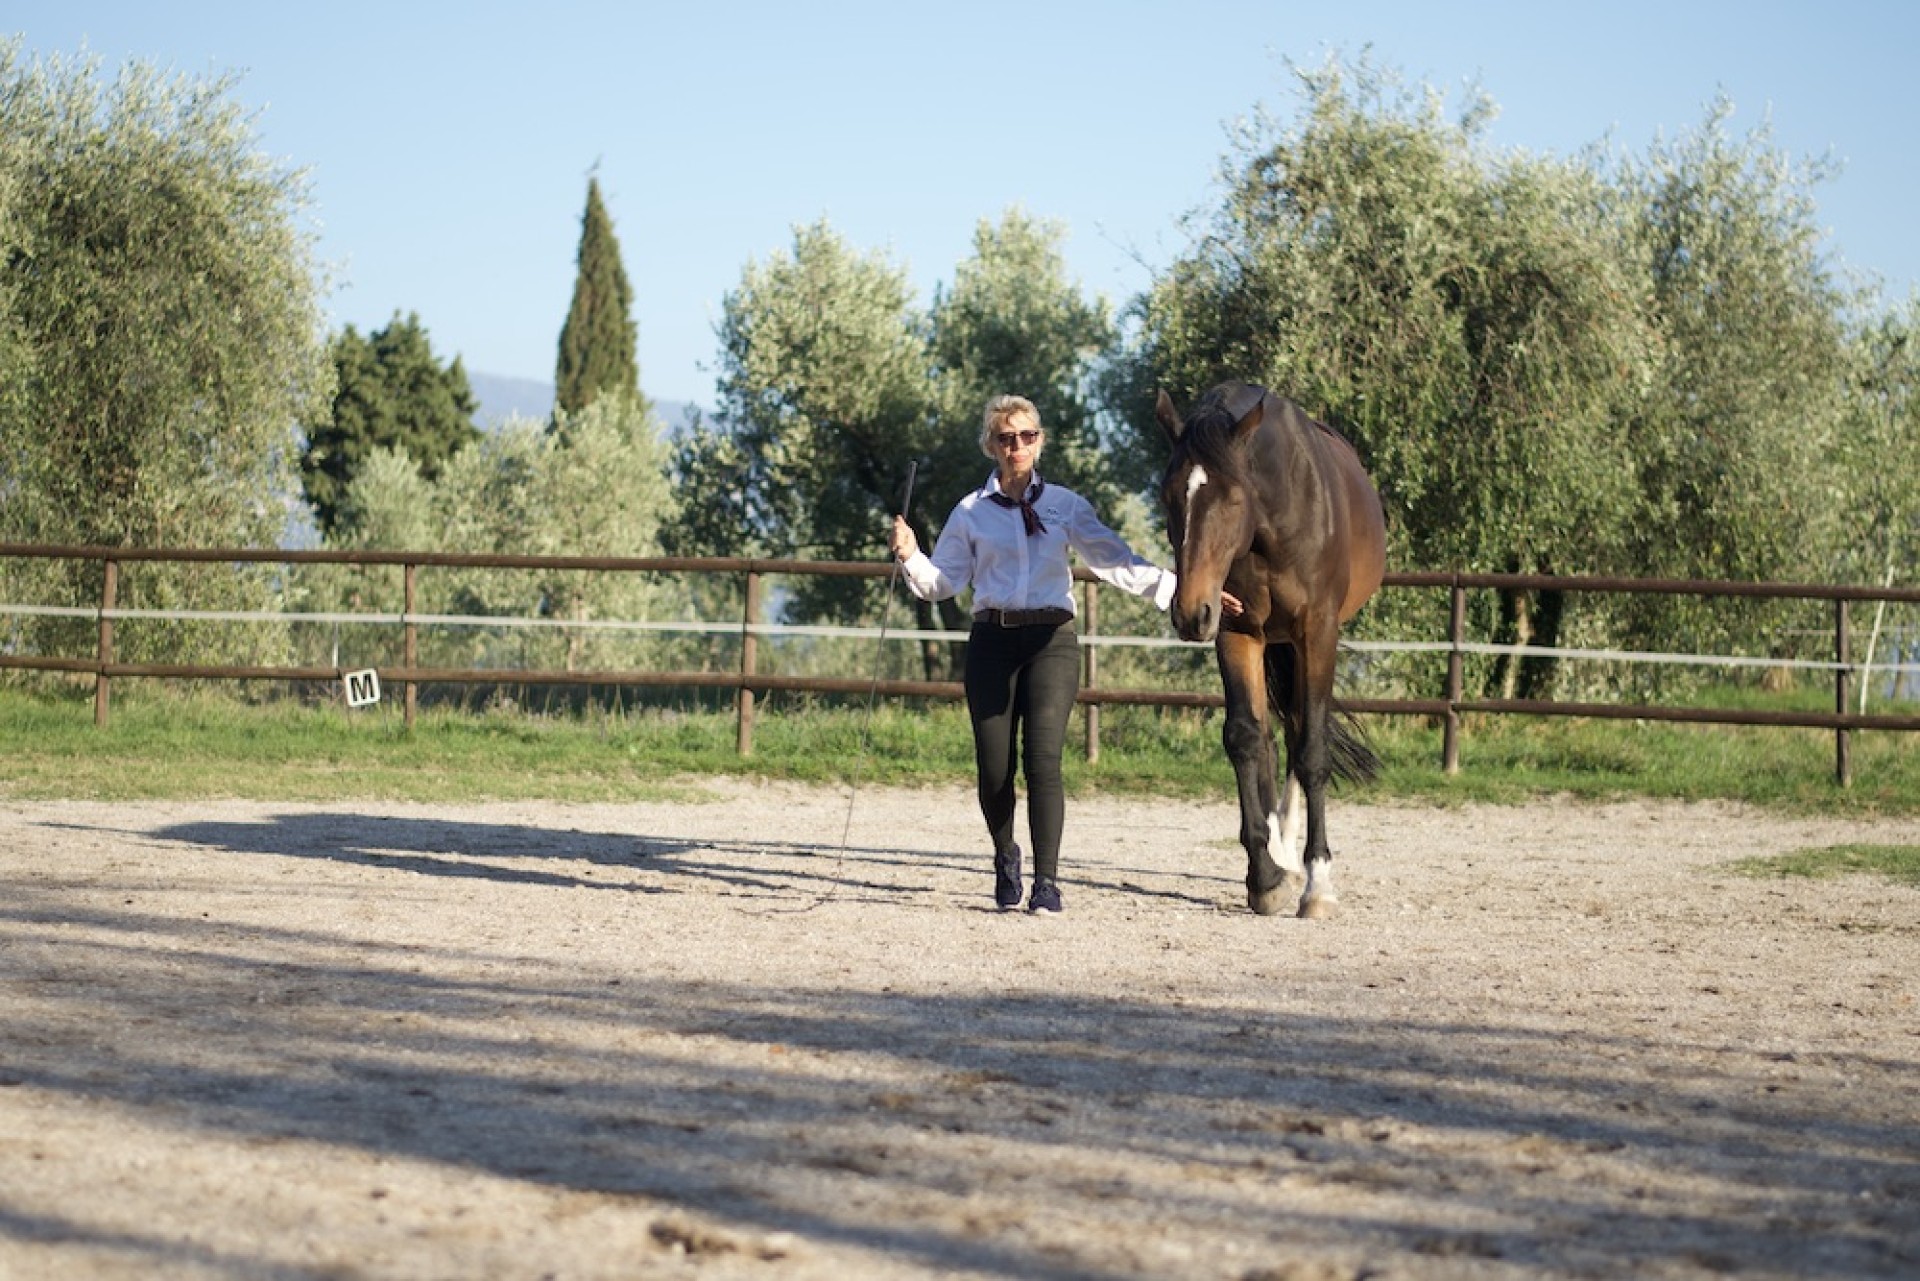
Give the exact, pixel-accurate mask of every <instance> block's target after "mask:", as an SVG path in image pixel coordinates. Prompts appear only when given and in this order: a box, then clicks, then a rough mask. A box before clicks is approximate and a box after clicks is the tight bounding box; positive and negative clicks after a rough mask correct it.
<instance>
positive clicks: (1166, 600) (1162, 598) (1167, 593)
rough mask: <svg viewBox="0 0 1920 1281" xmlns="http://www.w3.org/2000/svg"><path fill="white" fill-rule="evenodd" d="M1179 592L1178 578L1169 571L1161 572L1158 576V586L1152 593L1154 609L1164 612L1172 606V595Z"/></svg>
mask: <svg viewBox="0 0 1920 1281" xmlns="http://www.w3.org/2000/svg"><path fill="white" fill-rule="evenodd" d="M1179 590H1180V580H1179V578H1178V577H1176V576H1175V575H1174V573H1173V572H1172V571H1171V570H1167V571H1163V572H1162V573H1161V575H1160V585H1159V586H1158V587H1156V588H1155V589H1154V592H1153V603H1154V607H1155V608H1157V609H1159V610H1161V611H1163V612H1164V611H1165V610H1166V609H1167V607H1168V606H1170V605H1172V604H1173V594H1174V593H1175V592H1177V591H1179Z"/></svg>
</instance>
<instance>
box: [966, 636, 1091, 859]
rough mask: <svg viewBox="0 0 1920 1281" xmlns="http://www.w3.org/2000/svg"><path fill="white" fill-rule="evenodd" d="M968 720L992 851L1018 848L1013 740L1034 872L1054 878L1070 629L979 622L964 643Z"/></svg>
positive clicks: (1073, 691) (1076, 649)
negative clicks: (1024, 789)
mask: <svg viewBox="0 0 1920 1281" xmlns="http://www.w3.org/2000/svg"><path fill="white" fill-rule="evenodd" d="M966 686H967V714H968V715H969V716H970V717H972V719H973V756H974V764H975V766H976V768H977V770H978V773H979V784H980V814H981V816H982V817H983V818H985V819H986V820H987V832H988V834H989V835H991V836H992V837H993V848H994V852H995V853H1004V852H1005V851H1006V850H1008V849H1010V848H1012V846H1013V806H1014V789H1013V770H1014V753H1015V750H1016V749H1015V739H1016V738H1018V740H1019V746H1018V750H1019V763H1020V767H1021V769H1022V770H1023V771H1024V773H1025V774H1026V777H1027V834H1028V839H1029V840H1030V841H1031V842H1032V845H1033V850H1032V853H1033V874H1034V875H1035V876H1036V877H1044V878H1046V879H1047V880H1052V879H1054V877H1055V875H1056V874H1057V873H1058V871H1059V867H1060V830H1061V828H1062V826H1063V825H1064V824H1065V822H1066V816H1067V802H1066V792H1065V790H1064V789H1063V788H1062V786H1061V782H1060V754H1061V752H1062V750H1063V749H1064V748H1065V746H1066V741H1067V718H1068V717H1069V716H1070V715H1072V713H1073V700H1074V697H1075V696H1076V695H1077V694H1078V693H1079V692H1080V646H1079V643H1078V642H1077V640H1076V639H1075V636H1074V630H1073V625H1072V624H1071V623H1064V624H1061V625H1059V626H1057V627H1056V626H1039V627H1001V626H999V625H998V624H995V623H989V622H984V621H982V622H976V623H975V624H974V625H973V631H972V633H971V634H970V635H969V637H968V639H967V673H966Z"/></svg>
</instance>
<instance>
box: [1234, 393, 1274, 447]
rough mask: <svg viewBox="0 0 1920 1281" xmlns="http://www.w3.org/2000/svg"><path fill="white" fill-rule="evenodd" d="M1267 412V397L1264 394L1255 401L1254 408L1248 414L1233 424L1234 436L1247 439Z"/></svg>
mask: <svg viewBox="0 0 1920 1281" xmlns="http://www.w3.org/2000/svg"><path fill="white" fill-rule="evenodd" d="M1266 412H1267V398H1266V397H1265V396H1262V397H1261V398H1260V399H1258V400H1256V401H1254V402H1253V408H1252V409H1249V410H1248V411H1247V416H1246V417H1245V418H1242V419H1241V420H1240V421H1239V422H1237V423H1235V424H1234V425H1233V434H1234V436H1235V437H1236V438H1238V439H1240V440H1245V439H1246V438H1247V437H1249V436H1251V435H1253V433H1254V431H1255V430H1256V429H1258V428H1259V426H1260V420H1261V419H1262V418H1264V417H1265V416H1266Z"/></svg>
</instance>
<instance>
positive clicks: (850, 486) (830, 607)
mask: <svg viewBox="0 0 1920 1281" xmlns="http://www.w3.org/2000/svg"><path fill="white" fill-rule="evenodd" d="M719 336H720V342H721V354H720V380H719V386H718V392H719V404H718V406H717V410H716V413H715V417H714V420H713V421H712V422H710V423H701V424H699V425H698V426H697V427H696V428H695V430H693V431H692V432H690V433H689V434H688V435H687V436H686V437H685V438H684V439H683V440H682V442H681V443H680V445H679V447H678V448H677V450H676V452H675V459H674V471H675V475H676V479H677V485H678V488H679V490H680V493H681V495H682V499H683V501H682V505H681V508H680V511H681V518H680V522H679V524H678V526H677V527H676V529H675V531H674V535H673V540H674V547H675V549H676V550H680V551H686V552H706V553H712V554H720V555H772V556H807V557H815V558H820V559H854V558H867V557H871V556H873V554H874V553H875V551H876V550H877V549H878V548H880V547H881V546H883V545H884V540H885V529H886V517H887V515H888V514H889V513H890V512H891V511H892V510H893V509H894V508H895V507H897V506H898V503H899V498H900V492H901V488H902V480H903V478H904V476H905V474H906V469H907V464H908V463H909V462H914V461H917V460H919V459H921V458H924V457H926V456H927V455H928V454H929V453H930V452H931V451H932V450H934V449H935V448H937V447H938V445H939V444H940V443H941V442H940V438H939V437H938V435H937V433H936V431H935V426H934V411H935V407H936V405H937V404H938V395H937V388H936V386H935V382H936V379H935V370H934V368H933V364H932V361H931V359H930V356H929V353H928V329H927V318H926V316H925V314H924V313H923V312H922V311H921V310H920V309H919V308H918V307H917V306H916V305H915V303H914V301H913V291H912V288H911V286H910V284H909V282H908V281H907V278H906V273H905V271H904V270H903V269H901V268H899V267H896V266H894V265H893V264H891V263H889V262H888V261H887V260H886V259H885V258H884V257H883V256H881V255H878V254H862V253H858V252H856V251H855V250H854V249H852V248H851V247H850V246H849V245H848V244H847V243H846V242H845V241H844V240H843V239H842V238H841V237H840V236H839V234H838V233H836V232H835V231H833V229H832V228H831V227H829V226H828V225H827V224H826V223H825V222H816V223H814V224H812V225H810V226H806V227H801V228H797V229H796V230H795V231H794V236H793V245H792V248H791V250H789V251H787V252H783V253H776V254H774V255H772V256H771V257H769V258H768V259H767V260H766V261H764V262H760V261H752V262H749V263H748V264H747V266H746V268H745V270H744V271H743V272H742V275H741V280H740V284H739V286H738V288H736V289H735V290H733V291H732V292H730V293H729V294H728V295H727V296H726V299H725V302H724V304H723V318H722V320H721V324H720V329H719ZM861 592H862V584H860V583H859V582H858V581H857V580H853V581H849V580H840V579H827V578H819V579H807V580H805V581H803V582H800V583H797V584H795V585H794V602H795V604H794V608H795V610H796V611H797V612H798V613H800V614H801V615H803V616H804V615H808V614H813V613H822V614H827V615H837V616H841V617H845V616H847V615H848V614H849V613H851V612H852V611H853V609H854V602H855V601H856V600H857V599H858V597H859V595H860V594H861Z"/></svg>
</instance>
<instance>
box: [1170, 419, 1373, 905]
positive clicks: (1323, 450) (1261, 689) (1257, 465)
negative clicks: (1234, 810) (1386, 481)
mask: <svg viewBox="0 0 1920 1281" xmlns="http://www.w3.org/2000/svg"><path fill="white" fill-rule="evenodd" d="M1155 416H1156V417H1157V418H1158V419H1159V421H1160V425H1161V426H1162V427H1163V428H1165V430H1166V433H1167V436H1168V438H1169V439H1170V440H1171V441H1172V442H1173V457H1172V459H1171V460H1170V461H1169V462H1168V464H1167V473H1166V477H1165V479H1164V481H1163V482H1162V485H1161V491H1160V496H1161V501H1162V503H1163V504H1164V506H1165V508H1166V514H1167V538H1168V541H1169V542H1171V543H1172V544H1173V557H1174V568H1175V571H1176V573H1177V574H1178V577H1179V584H1178V588H1177V590H1176V591H1175V593H1174V597H1173V603H1172V607H1171V610H1170V613H1171V615H1172V621H1173V627H1174V630H1175V631H1176V632H1178V633H1179V635H1180V637H1181V639H1183V640H1189V641H1208V640H1210V641H1212V642H1213V643H1214V653H1215V657H1216V658H1217V660H1218V662H1219V667H1220V679H1221V683H1222V685H1223V686H1224V689H1225V693H1226V702H1227V713H1226V725H1225V727H1224V729H1223V730H1222V732H1221V741H1222V743H1223V744H1224V746H1225V747H1226V751H1227V759H1228V760H1229V761H1231V762H1232V763H1233V772H1234V777H1235V780H1236V782H1237V783H1238V785H1239V789H1240V844H1241V845H1242V846H1243V847H1244V848H1245V849H1246V851H1247V906H1248V907H1250V908H1252V909H1253V911H1255V912H1257V913H1259V914H1260V915H1262V916H1271V915H1273V914H1274V913H1276V912H1278V911H1280V910H1281V908H1282V907H1284V906H1285V904H1286V899H1287V897H1288V895H1289V893H1290V892H1291V891H1292V890H1294V889H1296V888H1300V887H1301V886H1302V883H1303V882H1304V889H1303V890H1302V892H1301V896H1300V905H1299V915H1301V916H1302V917H1307V918H1320V917H1325V916H1329V915H1331V914H1332V912H1333V909H1334V904H1335V903H1336V901H1337V899H1336V896H1335V894H1334V891H1333V879H1332V875H1331V871H1332V869H1331V859H1332V857H1333V855H1332V851H1331V850H1330V849H1329V847H1328V844H1327V823H1326V789H1327V783H1328V781H1329V779H1330V778H1331V777H1332V776H1333V775H1335V774H1336V773H1337V774H1339V775H1340V776H1341V777H1343V778H1352V779H1355V780H1365V779H1368V778H1371V777H1372V776H1373V774H1374V773H1375V772H1376V771H1377V769H1378V768H1379V762H1378V761H1377V760H1376V759H1375V757H1374V755H1373V753H1372V751H1371V750H1370V749H1369V748H1368V747H1367V746H1366V744H1365V742H1364V741H1363V740H1362V739H1361V738H1360V737H1359V735H1358V733H1357V732H1356V731H1355V730H1354V729H1353V728H1352V727H1351V726H1350V725H1349V724H1348V723H1347V722H1346V721H1345V720H1344V718H1342V717H1339V716H1337V715H1336V714H1335V712H1334V709H1333V675H1334V660H1335V657H1336V655H1337V653H1338V651H1339V644H1340V626H1341V624H1342V623H1345V622H1346V621H1347V620H1348V619H1350V618H1352V617H1353V616H1354V615H1355V614H1356V613H1358V612H1359V610H1360V607H1361V606H1362V605H1364V604H1366V602H1367V600H1368V599H1369V598H1370V597H1371V596H1372V595H1373V594H1374V592H1375V591H1377V590H1378V589H1379V587H1380V580H1381V577H1382V575H1384V574H1385V572H1386V546H1387V533H1386V521H1385V518H1384V517H1383V515H1382V513H1381V510H1380V495H1379V493H1378V492H1377V491H1376V490H1375V489H1374V487H1373V482H1372V480H1370V479H1369V478H1368V476H1367V472H1366V469H1365V468H1364V467H1363V466H1362V465H1361V463H1360V456H1359V455H1358V454H1357V453H1355V452H1354V449H1353V446H1352V445H1350V444H1348V443H1347V441H1346V440H1345V439H1344V438H1343V437H1341V436H1340V435H1339V434H1338V433H1337V432H1335V431H1334V430H1333V429H1332V428H1330V427H1327V426H1325V425H1323V424H1321V423H1317V422H1315V421H1314V420H1313V419H1311V418H1309V417H1308V416H1307V415H1306V413H1305V411H1303V410H1302V409H1301V408H1300V407H1299V406H1298V405H1296V404H1294V403H1293V402H1291V401H1289V400H1286V399H1285V398H1283V397H1281V396H1277V395H1275V394H1274V393H1273V392H1271V391H1268V390H1267V389H1266V388H1264V387H1258V386H1254V385H1252V384H1250V383H1240V382H1229V383H1223V384H1221V385H1220V386H1218V387H1215V388H1213V389H1212V390H1211V391H1209V392H1207V393H1206V394H1205V395H1204V396H1202V397H1201V398H1200V399H1199V400H1198V401H1196V402H1194V404H1193V406H1192V408H1191V410H1190V411H1189V412H1188V414H1187V416H1186V418H1185V419H1182V418H1181V416H1180V414H1179V413H1178V412H1177V411H1176V410H1175V409H1174V406H1173V401H1172V399H1171V398H1170V397H1169V396H1168V395H1167V393H1166V392H1165V391H1162V392H1161V393H1160V396H1159V400H1158V403H1157V405H1156V411H1155ZM1223 588H1224V589H1225V590H1226V591H1228V592H1230V593H1232V594H1233V595H1234V596H1237V597H1238V598H1239V599H1240V602H1241V606H1242V609H1241V612H1240V613H1238V614H1236V615H1233V616H1223V611H1222V609H1221V605H1220V593H1221V591H1222V589H1223ZM1270 715H1274V716H1278V717H1279V719H1280V723H1281V727H1282V729H1283V730H1284V737H1285V742H1286V752H1287V757H1286V759H1287V767H1286V789H1285V796H1284V799H1283V798H1282V797H1281V796H1280V794H1279V792H1278V791H1277V789H1276V787H1275V778H1274V775H1275V763H1276V762H1275V755H1274V737H1273V729H1272V724H1271V721H1270V719H1269V716H1270ZM1303 808H1304V811H1305V813H1304V815H1303V814H1302V809H1303ZM1303 823H1304V826H1305V832H1306V850H1305V854H1306V858H1305V863H1304V866H1303V865H1302V861H1301V858H1300V855H1299V853H1298V852H1297V851H1296V846H1295V842H1296V841H1297V840H1298V839H1299V837H1300V834H1301V827H1302V824H1303ZM1276 849H1277V852H1278V854H1279V856H1280V857H1279V861H1278V862H1276V861H1275V859H1274V853H1275V852H1276Z"/></svg>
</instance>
